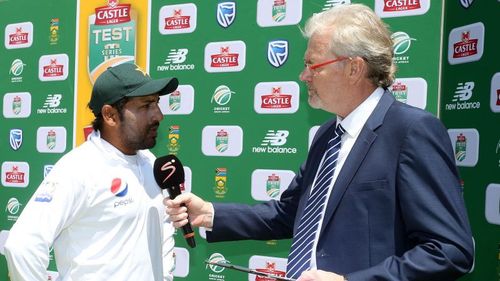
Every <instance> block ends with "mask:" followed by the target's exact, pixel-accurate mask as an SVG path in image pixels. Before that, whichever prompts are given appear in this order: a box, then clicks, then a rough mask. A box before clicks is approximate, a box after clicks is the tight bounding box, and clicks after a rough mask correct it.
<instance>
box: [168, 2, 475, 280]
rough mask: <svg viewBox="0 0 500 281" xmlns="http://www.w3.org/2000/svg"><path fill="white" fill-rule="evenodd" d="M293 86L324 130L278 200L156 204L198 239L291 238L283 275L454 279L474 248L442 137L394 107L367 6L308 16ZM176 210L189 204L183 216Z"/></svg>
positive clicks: (383, 44) (435, 125) (435, 123)
mask: <svg viewBox="0 0 500 281" xmlns="http://www.w3.org/2000/svg"><path fill="white" fill-rule="evenodd" d="M305 35H306V37H307V38H309V42H308V47H307V50H306V53H305V57H304V59H305V68H304V71H303V72H302V73H301V76H300V78H301V80H302V81H304V82H305V83H306V84H307V87H308V94H309V104H310V105H311V106H312V107H314V108H318V109H322V110H325V111H327V112H330V113H333V114H335V115H336V117H334V118H332V119H331V120H329V121H327V122H326V123H325V124H323V125H322V126H321V127H320V128H319V130H318V132H317V133H316V136H315V138H314V140H313V142H312V145H311V148H310V151H309V155H308V157H307V159H306V161H305V162H304V163H303V165H302V166H301V167H300V170H299V172H298V174H297V176H296V177H295V179H294V180H293V181H292V183H291V184H290V186H289V187H288V189H287V190H286V191H285V192H284V193H283V194H282V196H281V198H280V200H279V201H270V202H266V203H262V204H257V205H253V206H249V205H243V204H220V203H219V204H216V203H214V204H212V203H209V202H205V201H203V200H202V199H201V198H199V197H197V196H195V195H193V194H183V195H181V196H179V197H177V198H176V199H175V200H165V204H166V205H167V213H168V214H169V215H170V217H171V219H172V220H173V221H174V222H175V223H174V225H175V226H177V227H179V226H182V225H184V224H185V223H187V216H188V215H189V217H190V220H191V222H192V224H193V225H196V226H205V227H208V228H210V229H211V231H208V232H207V240H208V241H209V242H214V241H227V240H240V239H285V238H292V237H293V242H292V248H291V250H290V254H289V257H288V265H287V276H288V277H292V278H298V280H300V281H306V280H332V281H333V280H349V281H358V280H360V281H361V280H394V281H396V280H398V281H401V280H440V281H444V280H455V279H457V278H459V277H460V276H461V275H463V274H465V273H466V272H468V271H469V270H470V268H471V266H472V262H473V252H474V250H473V243H472V235H471V230H470V226H469V223H468V219H467V214H466V210H465V207H464V202H463V199H462V197H461V191H460V182H459V178H458V172H457V168H456V166H455V161H454V157H453V151H452V147H451V143H450V140H449V137H448V134H447V132H446V128H445V127H444V126H443V125H442V123H441V122H440V121H439V120H438V119H437V118H436V117H434V116H433V115H432V114H430V113H428V112H426V111H423V110H420V109H417V108H414V107H411V106H408V105H405V104H403V103H400V102H398V101H396V100H395V99H394V98H393V96H392V95H391V93H390V92H389V91H388V90H387V88H388V87H389V86H390V85H391V84H392V82H393V80H394V73H395V66H394V64H393V62H392V57H393V51H392V41H391V39H390V33H389V31H388V29H387V28H386V26H385V25H384V24H383V22H382V21H381V20H380V18H378V17H377V16H376V15H375V14H374V13H373V11H372V10H371V9H369V8H367V7H366V6H363V5H360V4H352V5H341V6H337V7H334V8H332V9H330V10H328V11H325V12H322V13H318V14H315V15H313V16H312V17H311V18H310V19H309V20H308V22H307V24H306V27H305ZM181 203H185V204H186V206H187V208H186V207H181V205H180V204H181Z"/></svg>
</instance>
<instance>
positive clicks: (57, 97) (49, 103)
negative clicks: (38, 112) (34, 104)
mask: <svg viewBox="0 0 500 281" xmlns="http://www.w3.org/2000/svg"><path fill="white" fill-rule="evenodd" d="M61 99H62V95H61V94H54V95H48V96H47V99H45V102H44V103H43V108H49V107H50V108H54V107H58V106H59V105H60V104H61Z"/></svg>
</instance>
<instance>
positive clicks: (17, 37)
mask: <svg viewBox="0 0 500 281" xmlns="http://www.w3.org/2000/svg"><path fill="white" fill-rule="evenodd" d="M26 43H28V32H23V28H22V27H19V28H16V32H15V33H13V34H9V44H10V45H22V44H26Z"/></svg>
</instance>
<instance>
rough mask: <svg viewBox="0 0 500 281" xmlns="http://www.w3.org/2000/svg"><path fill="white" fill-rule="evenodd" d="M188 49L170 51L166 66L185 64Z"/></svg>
mask: <svg viewBox="0 0 500 281" xmlns="http://www.w3.org/2000/svg"><path fill="white" fill-rule="evenodd" d="M188 52H189V50H188V49H170V52H169V53H168V56H167V58H166V59H165V63H166V64H171V63H183V62H185V61H186V56H187V54H188Z"/></svg>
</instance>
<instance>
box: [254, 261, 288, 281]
mask: <svg viewBox="0 0 500 281" xmlns="http://www.w3.org/2000/svg"><path fill="white" fill-rule="evenodd" d="M255 270H256V271H259V272H264V273H269V274H273V275H275V276H278V277H285V272H284V271H281V270H277V269H276V263H275V262H266V268H257V269H255ZM271 280H275V279H274V278H269V277H265V276H258V275H257V276H256V277H255V281H271Z"/></svg>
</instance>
